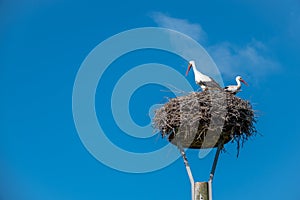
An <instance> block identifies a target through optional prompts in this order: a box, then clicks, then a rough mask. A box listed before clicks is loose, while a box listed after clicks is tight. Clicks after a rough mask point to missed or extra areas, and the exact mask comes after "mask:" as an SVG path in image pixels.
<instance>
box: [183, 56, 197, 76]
mask: <svg viewBox="0 0 300 200" xmlns="http://www.w3.org/2000/svg"><path fill="white" fill-rule="evenodd" d="M193 66H195V61H193V60H191V61H190V62H189V66H188V68H187V70H186V72H185V75H186V76H187V75H188V73H189V71H190V69H191V68H192V67H193Z"/></svg>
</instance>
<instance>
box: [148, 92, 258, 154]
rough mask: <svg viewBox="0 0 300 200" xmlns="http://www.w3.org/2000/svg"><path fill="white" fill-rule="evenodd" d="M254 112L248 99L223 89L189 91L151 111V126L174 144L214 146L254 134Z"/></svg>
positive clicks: (244, 139)
mask: <svg viewBox="0 0 300 200" xmlns="http://www.w3.org/2000/svg"><path fill="white" fill-rule="evenodd" d="M255 122H256V120H255V114H254V110H253V109H252V106H251V104H250V102H249V101H246V100H243V99H241V98H239V97H237V96H235V95H233V94H230V93H227V92H223V91H203V92H192V93H189V94H188V95H186V96H180V97H176V98H172V99H169V101H168V102H167V103H165V104H164V105H163V106H162V107H161V108H159V109H157V110H156V111H155V115H154V118H153V125H154V128H155V129H157V130H159V131H160V133H161V135H162V137H163V138H164V137H167V138H168V140H169V141H170V142H171V143H172V144H174V145H177V146H179V145H180V146H181V147H184V148H192V149H205V148H214V147H217V146H218V143H219V142H221V143H222V144H226V143H228V142H230V141H232V142H235V143H236V144H237V148H238V150H239V149H240V144H243V143H244V142H245V141H246V140H248V138H249V137H251V136H253V135H255V133H256V129H255V126H254V124H255Z"/></svg>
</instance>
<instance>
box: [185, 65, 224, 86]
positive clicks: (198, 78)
mask: <svg viewBox="0 0 300 200" xmlns="http://www.w3.org/2000/svg"><path fill="white" fill-rule="evenodd" d="M191 67H192V68H193V71H194V75H195V82H196V83H197V84H198V85H199V86H200V87H201V89H202V90H207V89H219V90H220V89H221V87H220V85H219V84H218V83H217V82H216V81H215V80H214V79H212V78H211V77H209V76H206V75H204V74H202V73H201V72H200V71H198V70H197V68H196V64H195V61H193V60H192V61H190V62H189V67H188V69H187V71H186V75H187V74H188V72H189V70H190V68H191Z"/></svg>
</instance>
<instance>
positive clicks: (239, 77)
mask: <svg viewBox="0 0 300 200" xmlns="http://www.w3.org/2000/svg"><path fill="white" fill-rule="evenodd" d="M236 80H239V81H241V82H242V83H244V84H245V85H247V86H248V83H247V82H246V81H244V79H243V78H242V77H241V76H237V77H236Z"/></svg>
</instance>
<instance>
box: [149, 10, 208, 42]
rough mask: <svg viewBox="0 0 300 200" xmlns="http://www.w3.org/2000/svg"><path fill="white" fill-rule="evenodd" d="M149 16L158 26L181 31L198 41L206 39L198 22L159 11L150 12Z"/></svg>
mask: <svg viewBox="0 0 300 200" xmlns="http://www.w3.org/2000/svg"><path fill="white" fill-rule="evenodd" d="M151 17H152V18H153V20H154V21H155V22H156V23H157V25H158V26H161V27H164V28H169V29H173V30H177V31H179V32H181V33H184V34H186V35H188V36H190V37H192V38H193V39H195V40H197V41H199V42H205V41H206V38H207V37H206V33H205V32H204V30H203V29H202V27H201V25H200V24H194V23H191V22H189V21H188V20H185V19H178V18H173V17H169V16H167V15H165V14H163V13H160V12H154V13H152V14H151Z"/></svg>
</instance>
